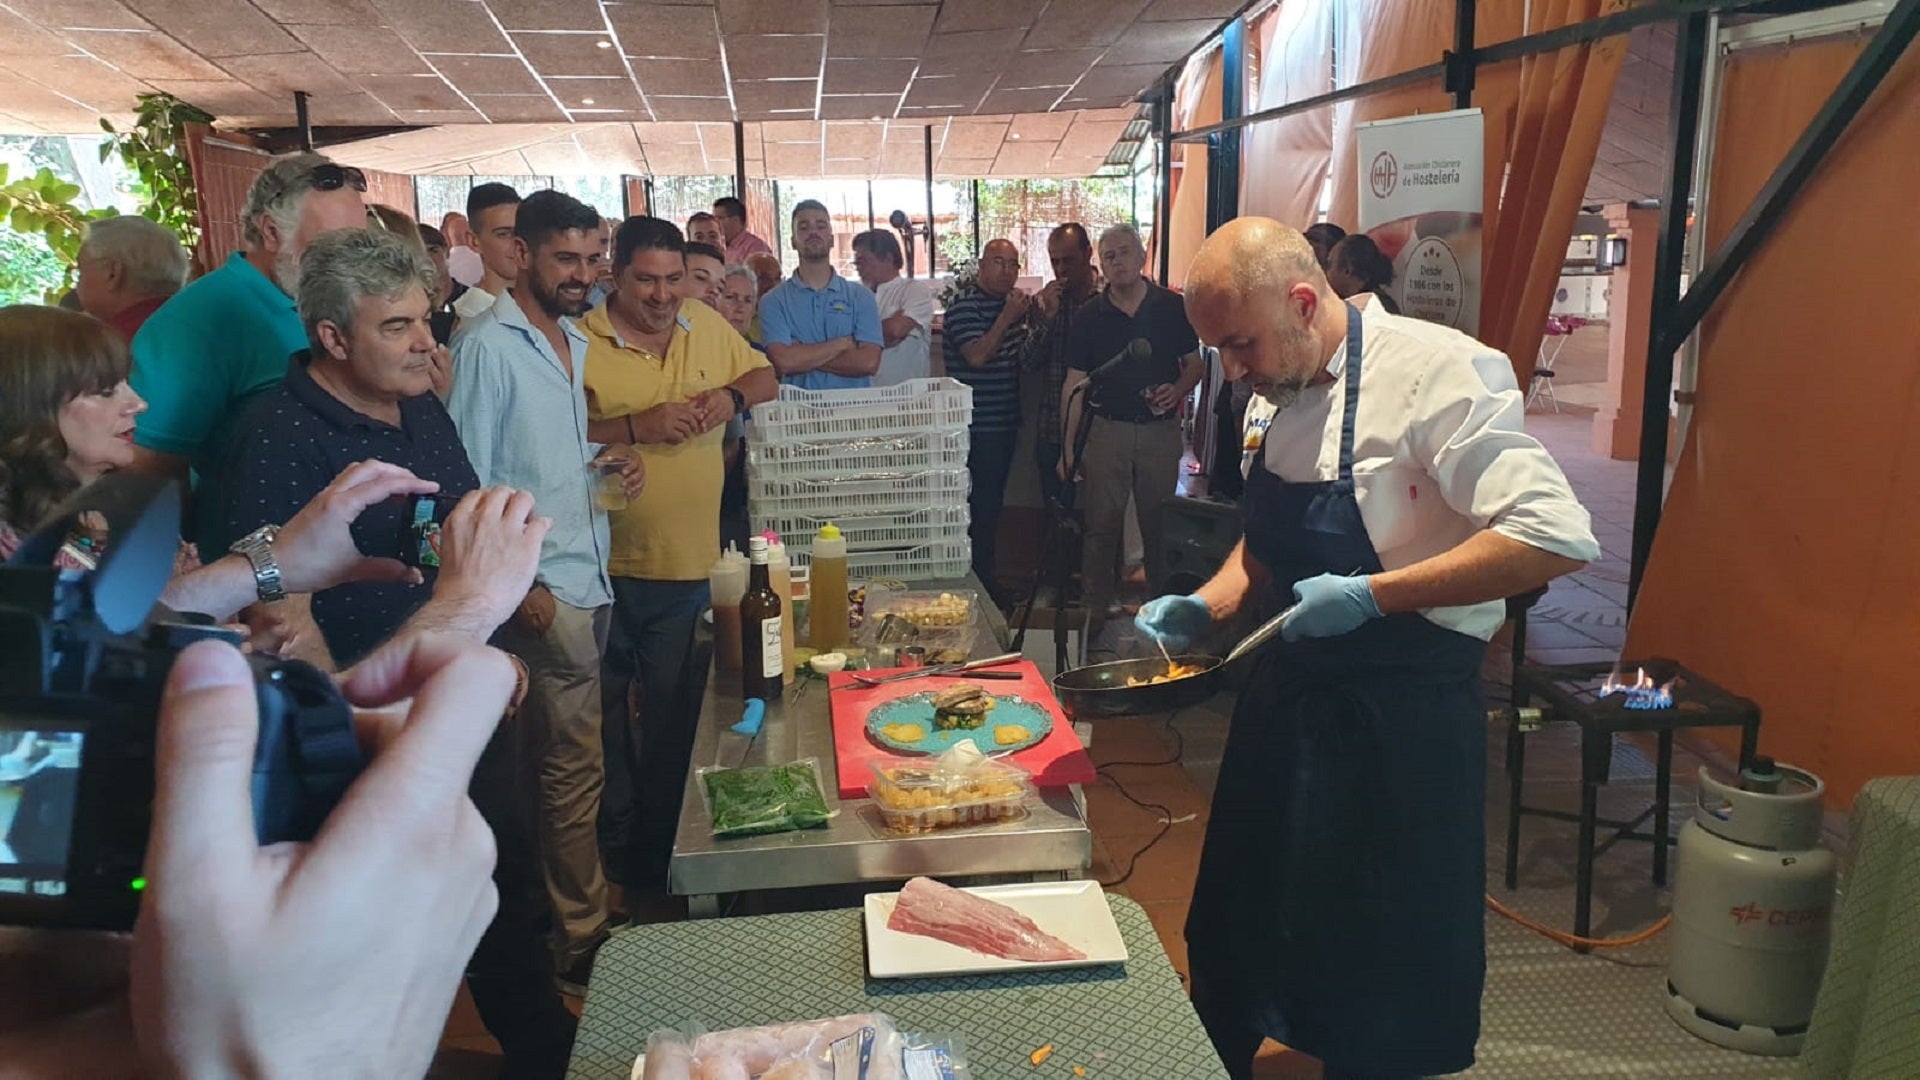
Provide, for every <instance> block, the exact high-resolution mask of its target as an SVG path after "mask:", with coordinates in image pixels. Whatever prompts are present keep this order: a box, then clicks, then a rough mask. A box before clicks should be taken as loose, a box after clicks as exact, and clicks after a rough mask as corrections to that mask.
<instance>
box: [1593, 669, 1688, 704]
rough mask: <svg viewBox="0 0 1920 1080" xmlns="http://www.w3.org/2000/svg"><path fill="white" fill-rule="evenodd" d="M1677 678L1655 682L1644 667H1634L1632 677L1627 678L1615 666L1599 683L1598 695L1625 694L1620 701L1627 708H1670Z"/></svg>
mask: <svg viewBox="0 0 1920 1080" xmlns="http://www.w3.org/2000/svg"><path fill="white" fill-rule="evenodd" d="M1676 681H1677V679H1669V680H1667V681H1666V682H1664V683H1656V682H1654V681H1653V677H1652V676H1651V675H1648V674H1647V669H1646V668H1636V669H1634V675H1633V678H1631V679H1628V678H1625V677H1623V676H1622V675H1621V674H1620V670H1619V669H1618V668H1615V669H1614V670H1613V672H1612V673H1611V674H1609V675H1608V676H1607V678H1606V681H1605V682H1602V683H1601V684H1600V696H1601V697H1611V696H1613V695H1614V694H1624V695H1626V700H1625V701H1624V702H1622V704H1623V705H1625V707H1627V708H1629V709H1671V708H1673V684H1674V682H1676Z"/></svg>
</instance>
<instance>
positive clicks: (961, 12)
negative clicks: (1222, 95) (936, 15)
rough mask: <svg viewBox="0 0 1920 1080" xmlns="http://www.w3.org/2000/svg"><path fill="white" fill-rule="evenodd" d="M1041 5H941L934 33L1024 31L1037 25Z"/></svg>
mask: <svg viewBox="0 0 1920 1080" xmlns="http://www.w3.org/2000/svg"><path fill="white" fill-rule="evenodd" d="M1039 7H1040V5H1038V4H1033V3H1028V2H1027V0H965V2H963V3H957V4H941V5H940V19H939V21H938V22H936V23H935V24H934V29H935V30H937V31H939V32H940V33H943V34H958V33H964V32H966V31H969V30H1024V29H1026V28H1027V27H1028V26H1030V25H1032V23H1033V15H1034V12H1035V11H1036V10H1038V9H1039Z"/></svg>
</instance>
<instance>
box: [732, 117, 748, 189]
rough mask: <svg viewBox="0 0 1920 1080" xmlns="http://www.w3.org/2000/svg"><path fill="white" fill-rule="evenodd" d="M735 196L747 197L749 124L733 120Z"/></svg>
mask: <svg viewBox="0 0 1920 1080" xmlns="http://www.w3.org/2000/svg"><path fill="white" fill-rule="evenodd" d="M733 197H734V198H736V199H740V200H742V201H744V200H745V199H746V197H747V125H745V124H743V123H741V122H740V121H738V120H735V121H734V122H733Z"/></svg>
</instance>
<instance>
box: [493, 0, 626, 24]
mask: <svg viewBox="0 0 1920 1080" xmlns="http://www.w3.org/2000/svg"><path fill="white" fill-rule="evenodd" d="M487 7H488V8H489V9H491V10H492V12H493V15H494V18H496V19H499V20H500V26H501V27H502V28H503V29H505V30H508V31H515V30H600V29H603V28H604V27H605V21H604V20H603V19H601V17H600V4H599V3H598V0H487Z"/></svg>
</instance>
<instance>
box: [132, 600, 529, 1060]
mask: <svg viewBox="0 0 1920 1080" xmlns="http://www.w3.org/2000/svg"><path fill="white" fill-rule="evenodd" d="M513 679H514V677H513V670H512V667H511V666H510V665H509V664H508V662H507V660H506V658H505V657H504V656H503V655H501V654H500V653H498V652H495V651H494V650H492V649H489V648H486V647H484V646H480V645H474V644H469V643H465V642H460V641H458V640H455V639H452V638H447V637H434V636H428V637H420V638H413V639H410V640H408V641H405V642H403V643H396V645H395V646H394V647H389V648H385V649H382V650H380V651H378V652H376V653H375V654H374V656H373V657H371V658H369V659H368V660H367V661H366V662H364V663H362V664H361V665H359V666H358V667H357V668H355V669H354V671H353V672H352V673H351V674H350V675H349V676H348V677H347V678H346V680H345V681H344V683H343V684H342V686H341V689H342V692H343V694H344V695H345V697H346V698H347V700H348V701H349V702H351V703H353V704H354V705H357V706H360V707H362V708H363V709H368V710H379V711H372V712H364V713H362V714H360V715H359V716H358V717H357V721H358V726H359V729H360V733H361V736H362V742H363V744H371V757H372V760H371V762H370V763H369V764H368V766H367V768H366V770H365V771H364V772H363V773H362V774H361V775H360V776H359V778H358V779H356V780H355V781H354V782H353V785H352V786H351V787H350V788H349V789H348V790H347V792H346V795H345V797H344V798H343V799H342V800H341V801H340V803H339V805H338V806H337V807H336V808H335V809H334V811H333V812H332V814H331V815H330V816H329V817H328V818H327V820H326V822H325V824H323V825H322V826H321V829H320V831H319V833H318V835H317V836H316V837H315V839H314V840H313V841H312V842H311V843H298V844H296V843H287V844H275V845H272V846H269V847H261V846H260V845H259V844H258V842H257V841H256V839H255V836H254V826H253V795H252V790H251V785H252V772H253V754H254V745H255V742H256V740H257V737H258V729H257V725H258V720H257V717H256V707H255V702H254V678H253V674H252V672H251V671H250V670H249V668H248V666H247V663H246V661H245V659H244V658H242V656H241V655H240V653H239V652H238V651H236V650H234V649H233V648H232V647H231V646H228V645H225V644H221V643H215V642H202V643H199V644H195V645H192V646H190V647H188V648H187V649H186V650H184V651H183V652H182V653H181V654H180V656H179V658H178V659H177V660H176V661H175V663H174V665H173V670H172V673H171V674H170V675H169V677H168V680H167V686H166V693H165V696H164V698H163V700H162V703H161V707H160V717H159V728H158V736H157V745H156V774H157V788H156V794H155V799H154V805H153V832H152V839H151V841H150V843H149V846H148V850H147V863H146V876H147V879H148V880H149V881H150V882H151V884H150V885H149V887H148V889H147V891H146V893H145V895H144V898H143V901H142V907H141V912H140V920H139V923H138V924H137V926H136V929H135V932H134V947H133V960H132V979H133V981H132V1003H133V1017H134V1025H135V1029H136V1031H137V1034H138V1039H139V1044H140V1050H141V1053H142V1056H143V1057H144V1059H145V1060H146V1062H147V1065H148V1067H149V1070H150V1072H151V1073H152V1074H153V1075H157V1076H163V1077H186V1076H191V1077H225V1076H238V1075H281V1076H334V1075H342V1076H393V1077H399V1076H420V1075H423V1074H424V1073H425V1071H426V1069H427V1066H428V1064H429V1062H430V1061H431V1059H432V1056H433V1051H434V1047H435V1045H436V1043H437V1042H438V1040H439V1037H440V1032H441V1029H442V1027H443V1026H444V1024H445V1021H446V1016H447V1012H448V1010H449V1009H450V1007H451V1005H452V1002H453V997H454V993H455V990H456V988H457V987H458V985H459V981H460V976H461V972H462V970H463V969H464V967H465V966H466V963H467V960H468V958H469V956H470V955H471V954H472V952H473V948H474V945H475V943H477V942H478V941H479V939H480V935H481V932H482V930H484V929H485V927H486V925H487V923H488V922H489V921H490V920H491V919H492V918H493V913H494V910H495V907H496V906H497V904H498V898H497V896H496V894H495V891H494V888H493V884H492V881H491V879H490V876H489V875H490V874H491V871H492V867H493V860H494V849H493V838H492V835H491V834H490V833H489V832H488V830H487V826H486V823H485V822H484V821H483V820H482V819H481V817H480V815H479V813H478V811H476V810H475V809H474V806H473V803H472V802H471V801H470V800H469V799H468V798H467V785H468V782H469V780H470V778H471V776H472V773H473V767H474V763H475V761H476V760H477V759H478V758H479V755H480V751H481V749H482V747H484V746H485V745H486V743H487V740H488V738H489V736H491V734H492V733H493V730H494V725H495V721H496V719H497V718H498V717H499V716H500V714H501V710H502V708H503V707H504V705H505V704H506V701H507V697H508V695H509V693H510V692H511V690H512V688H513ZM408 699H411V701H408ZM389 706H396V707H395V708H391V709H389V708H387V707H389ZM401 710H404V715H403V714H402V711H401Z"/></svg>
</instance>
